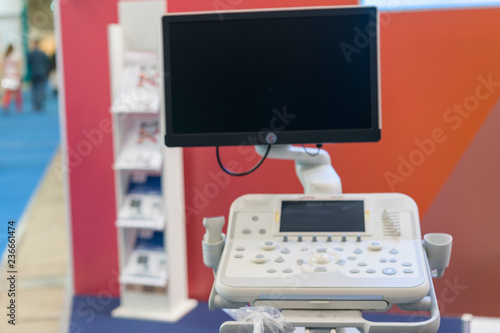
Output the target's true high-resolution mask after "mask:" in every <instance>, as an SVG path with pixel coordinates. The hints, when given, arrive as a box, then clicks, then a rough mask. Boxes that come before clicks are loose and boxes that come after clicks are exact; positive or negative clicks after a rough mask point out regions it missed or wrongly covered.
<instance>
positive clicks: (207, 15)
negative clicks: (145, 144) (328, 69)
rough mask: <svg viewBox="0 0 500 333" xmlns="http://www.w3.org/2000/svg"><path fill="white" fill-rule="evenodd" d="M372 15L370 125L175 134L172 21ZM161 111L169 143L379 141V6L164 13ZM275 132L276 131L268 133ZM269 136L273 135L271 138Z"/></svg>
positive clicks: (192, 144)
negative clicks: (344, 127) (341, 127)
mask: <svg viewBox="0 0 500 333" xmlns="http://www.w3.org/2000/svg"><path fill="white" fill-rule="evenodd" d="M360 14H364V15H371V16H373V17H374V21H375V22H376V24H375V26H376V36H375V39H376V43H370V44H369V46H368V48H369V52H370V55H371V56H370V62H371V64H370V65H371V66H370V71H371V75H370V77H371V83H372V84H371V89H372V96H371V104H372V109H371V124H372V127H371V128H367V129H330V130H315V131H305V130H303V131H272V130H270V129H263V130H261V131H258V132H225V133H203V134H192V133H190V134H175V133H174V132H173V126H172V117H173V112H172V99H171V97H170V96H171V94H170V91H171V87H172V82H171V76H170V75H169V73H170V68H171V63H170V57H169V56H168V55H169V54H170V44H169V40H168V35H169V24H170V23H177V22H193V21H194V22H197V21H200V20H207V21H222V22H223V21H224V20H235V19H238V20H245V19H262V18H293V17H314V16H325V15H328V16H335V15H360ZM161 29H162V38H161V43H162V48H161V51H162V55H161V57H162V59H161V65H162V73H163V79H162V90H161V91H162V95H163V96H162V99H163V103H162V109H163V110H162V113H163V115H164V125H165V127H164V128H165V132H166V133H165V145H166V146H169V147H204V146H237V145H261V144H308V143H311V144H319V143H348V142H376V141H379V140H380V138H381V128H382V118H381V96H380V95H381V94H380V38H379V35H380V31H379V12H378V9H377V8H376V7H371V6H370V7H368V6H329V7H310V8H276V9H263V10H231V11H217V12H189V13H172V14H167V15H164V16H163V17H162V28H161ZM269 134H274V135H269ZM269 137H271V138H273V140H272V141H270V140H269Z"/></svg>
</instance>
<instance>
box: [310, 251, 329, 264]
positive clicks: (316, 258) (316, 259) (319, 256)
mask: <svg viewBox="0 0 500 333" xmlns="http://www.w3.org/2000/svg"><path fill="white" fill-rule="evenodd" d="M331 260H332V259H331V257H330V256H329V255H328V254H325V253H315V254H314V255H313V256H312V258H311V261H312V262H313V263H314V264H316V265H325V264H328V263H329V262H330V261H331Z"/></svg>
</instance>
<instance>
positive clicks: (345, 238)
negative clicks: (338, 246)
mask: <svg viewBox="0 0 500 333" xmlns="http://www.w3.org/2000/svg"><path fill="white" fill-rule="evenodd" d="M342 242H343V243H345V242H347V236H346V235H342Z"/></svg>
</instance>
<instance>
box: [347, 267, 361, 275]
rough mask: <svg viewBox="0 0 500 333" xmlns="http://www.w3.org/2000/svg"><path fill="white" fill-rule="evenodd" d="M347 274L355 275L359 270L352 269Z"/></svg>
mask: <svg viewBox="0 0 500 333" xmlns="http://www.w3.org/2000/svg"><path fill="white" fill-rule="evenodd" d="M349 272H350V273H354V274H356V273H359V269H356V268H353V269H351V270H350V271H349Z"/></svg>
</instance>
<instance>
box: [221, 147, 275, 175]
mask: <svg viewBox="0 0 500 333" xmlns="http://www.w3.org/2000/svg"><path fill="white" fill-rule="evenodd" d="M270 150H271V145H268V146H267V150H266V153H265V154H264V156H262V159H261V160H260V161H259V163H257V165H256V166H254V167H253V168H251V169H250V170H248V171H245V172H241V173H235V172H232V171H229V170H228V169H226V168H225V167H224V166H223V165H222V161H221V160H220V155H219V146H216V147H215V153H216V155H217V162H218V163H219V166H220V168H221V169H222V171H224V172H225V173H227V174H228V175H231V176H246V175H248V174H250V173H252V172H254V171H255V170H257V168H258V167H260V165H261V164H262V163H263V162H264V160H265V159H266V157H267V155H268V154H269V151H270Z"/></svg>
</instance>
